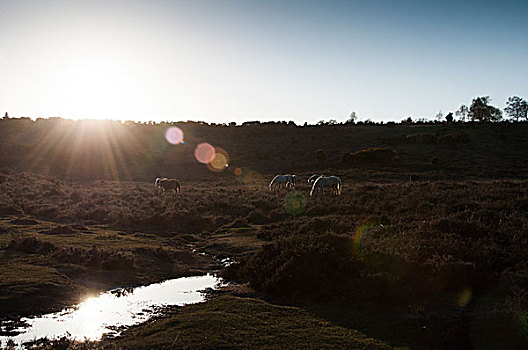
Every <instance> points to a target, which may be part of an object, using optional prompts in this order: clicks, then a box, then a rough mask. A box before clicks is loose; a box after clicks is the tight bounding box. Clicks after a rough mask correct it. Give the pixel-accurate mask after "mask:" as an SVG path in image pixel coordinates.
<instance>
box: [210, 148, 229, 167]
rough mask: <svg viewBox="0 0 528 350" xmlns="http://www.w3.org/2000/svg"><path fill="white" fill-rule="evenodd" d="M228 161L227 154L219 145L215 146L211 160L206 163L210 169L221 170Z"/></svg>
mask: <svg viewBox="0 0 528 350" xmlns="http://www.w3.org/2000/svg"><path fill="white" fill-rule="evenodd" d="M228 163H229V154H227V152H226V150H225V149H223V148H221V147H215V155H214V158H213V160H211V161H210V162H209V163H207V168H208V169H209V170H211V171H216V172H220V171H223V170H224V169H225V168H226V167H227V165H228Z"/></svg>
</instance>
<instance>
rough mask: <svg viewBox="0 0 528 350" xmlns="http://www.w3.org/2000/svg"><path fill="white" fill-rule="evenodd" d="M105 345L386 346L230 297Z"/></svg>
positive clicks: (302, 315)
mask: <svg viewBox="0 0 528 350" xmlns="http://www.w3.org/2000/svg"><path fill="white" fill-rule="evenodd" d="M103 344H104V345H105V346H108V347H112V346H117V347H119V348H137V349H152V348H156V349H171V348H173V349H213V348H214V349H277V348H281V349H391V348H392V347H391V346H389V345H387V344H386V343H384V342H381V341H379V340H375V339H372V338H369V337H367V336H365V335H364V334H362V333H360V332H358V331H355V330H351V329H347V328H344V327H340V326H336V325H334V324H332V323H330V322H328V321H325V320H323V319H321V318H318V317H315V316H313V315H312V314H310V313H308V312H306V311H305V310H302V309H299V308H296V307H288V306H276V305H272V304H269V303H266V302H264V301H262V300H255V299H246V298H239V297H233V296H222V297H218V298H213V299H211V300H209V301H208V302H207V303H203V304H197V305H191V306H188V307H184V308H182V309H181V310H179V311H178V312H177V313H176V314H175V315H173V316H171V317H169V318H166V319H162V320H158V321H156V322H150V323H147V324H145V325H140V326H137V327H133V328H132V329H130V330H128V331H127V332H126V333H125V335H124V336H123V337H122V338H119V339H117V340H115V341H113V340H110V341H107V342H104V343H103Z"/></svg>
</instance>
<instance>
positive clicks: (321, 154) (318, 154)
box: [315, 149, 328, 163]
mask: <svg viewBox="0 0 528 350" xmlns="http://www.w3.org/2000/svg"><path fill="white" fill-rule="evenodd" d="M327 156H328V155H327V154H326V151H325V150H324V149H318V150H316V151H315V158H316V159H317V161H318V162H319V163H324V162H326V158H327Z"/></svg>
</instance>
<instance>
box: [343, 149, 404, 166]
mask: <svg viewBox="0 0 528 350" xmlns="http://www.w3.org/2000/svg"><path fill="white" fill-rule="evenodd" d="M397 153H398V152H396V150H394V149H392V148H368V149H363V150H360V151H357V152H349V153H348V154H347V153H344V154H342V155H341V160H342V161H343V162H345V163H349V162H357V163H364V164H369V163H385V162H390V161H394V160H396V159H397Z"/></svg>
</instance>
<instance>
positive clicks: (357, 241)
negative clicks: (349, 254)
mask: <svg viewBox="0 0 528 350" xmlns="http://www.w3.org/2000/svg"><path fill="white" fill-rule="evenodd" d="M375 225H376V224H375V223H372V222H368V223H366V224H363V225H361V226H360V227H358V228H357V230H356V233H355V234H354V238H353V243H354V256H355V257H356V258H358V259H362V258H363V253H362V252H361V240H362V239H363V236H364V235H365V233H366V232H367V230H368V229H369V228H371V227H373V226H375Z"/></svg>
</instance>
